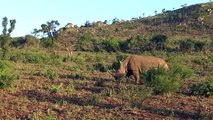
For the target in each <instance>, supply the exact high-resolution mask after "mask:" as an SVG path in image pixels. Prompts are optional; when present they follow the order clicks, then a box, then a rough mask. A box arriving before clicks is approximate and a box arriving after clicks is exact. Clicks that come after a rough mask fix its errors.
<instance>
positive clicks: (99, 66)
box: [93, 62, 108, 72]
mask: <svg viewBox="0 0 213 120" xmlns="http://www.w3.org/2000/svg"><path fill="white" fill-rule="evenodd" d="M93 67H94V69H95V70H99V71H101V72H107V70H108V67H107V65H106V64H105V63H100V62H98V63H95V64H94V65H93Z"/></svg>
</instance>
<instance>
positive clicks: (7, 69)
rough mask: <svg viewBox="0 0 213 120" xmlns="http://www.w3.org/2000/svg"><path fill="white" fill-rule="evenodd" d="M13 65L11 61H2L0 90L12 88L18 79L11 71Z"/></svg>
mask: <svg viewBox="0 0 213 120" xmlns="http://www.w3.org/2000/svg"><path fill="white" fill-rule="evenodd" d="M11 66H12V65H11V63H10V62H9V61H0V88H8V87H11V86H12V84H13V83H14V80H15V79H16V75H14V74H13V73H12V71H11Z"/></svg>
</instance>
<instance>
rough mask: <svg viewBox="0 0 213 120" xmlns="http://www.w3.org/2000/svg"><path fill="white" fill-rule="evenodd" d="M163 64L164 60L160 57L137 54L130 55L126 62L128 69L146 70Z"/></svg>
mask: <svg viewBox="0 0 213 120" xmlns="http://www.w3.org/2000/svg"><path fill="white" fill-rule="evenodd" d="M163 64H165V61H164V60H163V59H161V58H157V57H153V56H137V55H134V56H132V57H130V59H129V63H128V69H129V70H139V71H142V70H148V69H150V68H152V67H158V66H161V65H163Z"/></svg>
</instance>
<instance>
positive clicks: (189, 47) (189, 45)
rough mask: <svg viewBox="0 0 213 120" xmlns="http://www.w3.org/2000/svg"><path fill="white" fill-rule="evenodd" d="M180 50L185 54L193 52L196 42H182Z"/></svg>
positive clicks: (188, 40) (189, 40)
mask: <svg viewBox="0 0 213 120" xmlns="http://www.w3.org/2000/svg"><path fill="white" fill-rule="evenodd" d="M179 49H180V50H181V51H184V52H191V51H193V49H194V42H193V41H192V40H191V39H187V40H181V41H180V43H179Z"/></svg>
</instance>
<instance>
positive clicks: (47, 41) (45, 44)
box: [40, 37, 54, 48]
mask: <svg viewBox="0 0 213 120" xmlns="http://www.w3.org/2000/svg"><path fill="white" fill-rule="evenodd" d="M40 45H41V46H42V47H44V48H52V47H53V46H54V45H53V43H52V39H51V38H49V37H44V38H41V40H40Z"/></svg>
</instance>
